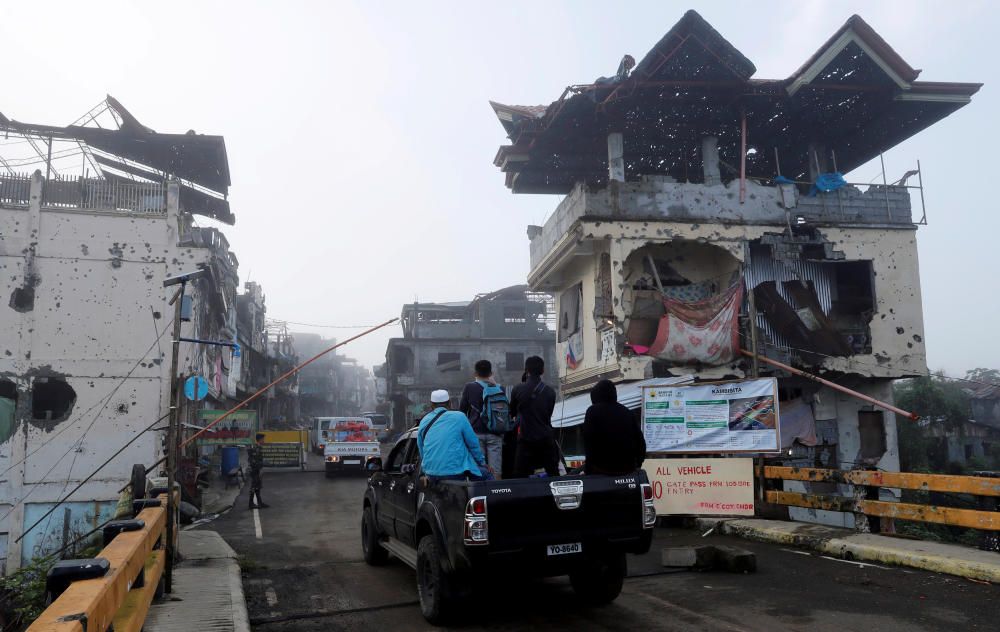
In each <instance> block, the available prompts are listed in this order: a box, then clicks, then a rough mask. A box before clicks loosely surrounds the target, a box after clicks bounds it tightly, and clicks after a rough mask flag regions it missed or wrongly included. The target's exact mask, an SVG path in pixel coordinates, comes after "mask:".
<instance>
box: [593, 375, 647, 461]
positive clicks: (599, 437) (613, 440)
mask: <svg viewBox="0 0 1000 632" xmlns="http://www.w3.org/2000/svg"><path fill="white" fill-rule="evenodd" d="M590 401H591V402H592V404H591V406H590V408H588V409H587V416H586V417H584V420H583V452H584V454H585V455H586V459H587V460H586V462H585V463H584V466H583V471H584V472H586V473H587V474H611V475H622V474H631V473H632V472H635V471H636V470H637V469H639V468H640V467H642V462H643V460H645V458H646V439H645V438H644V437H643V436H642V429H641V428H640V427H639V422H638V421H636V419H635V417H634V416H633V414H632V411H631V410H629V409H628V408H625V406H622V405H621V404H619V403H618V391H617V389H615V385H614V384H613V383H612V382H611V380H601V381H600V382H598V383H597V384H596V385H594V388H593V389H591V391H590Z"/></svg>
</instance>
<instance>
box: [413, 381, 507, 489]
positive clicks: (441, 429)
mask: <svg viewBox="0 0 1000 632" xmlns="http://www.w3.org/2000/svg"><path fill="white" fill-rule="evenodd" d="M431 406H434V410H432V411H431V412H429V413H427V414H426V415H424V418H423V419H421V420H420V426H419V429H418V430H417V449H418V450H419V451H420V469H421V470H423V473H424V474H425V475H426V476H427V477H428V478H430V479H432V480H464V479H466V478H468V479H470V480H476V481H481V480H484V479H489V478H490V474H489V470H488V469H487V467H486V458H485V457H483V453H482V452H481V451H480V450H479V441H478V440H477V439H476V435H475V434H473V432H472V427H471V426H470V425H469V418H468V417H466V416H465V415H464V414H462V413H461V412H459V411H457V410H451V398H450V397H449V396H448V391H446V390H443V389H439V390H436V391H434V392H433V393H431Z"/></svg>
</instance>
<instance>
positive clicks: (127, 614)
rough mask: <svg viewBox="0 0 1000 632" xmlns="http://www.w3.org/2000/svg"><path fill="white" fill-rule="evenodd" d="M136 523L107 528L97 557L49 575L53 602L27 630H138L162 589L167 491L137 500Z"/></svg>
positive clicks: (68, 562) (74, 562)
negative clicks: (102, 545)
mask: <svg viewBox="0 0 1000 632" xmlns="http://www.w3.org/2000/svg"><path fill="white" fill-rule="evenodd" d="M133 513H134V519H132V520H115V521H112V522H109V523H108V524H106V525H105V526H104V548H103V549H102V550H101V552H100V553H98V554H97V557H95V558H93V559H84V560H62V561H60V562H57V563H56V566H54V567H53V569H52V570H51V571H49V575H48V581H47V590H48V591H49V594H50V596H51V598H52V599H53V601H52V603H51V605H49V607H48V608H46V609H45V611H44V612H42V614H41V616H39V617H38V618H37V619H36V620H35V621H34V623H32V624H31V626H30V627H29V628H28V632H87V631H90V632H93V631H94V630H102V631H103V630H108V629H111V626H112V625H113V626H114V628H113V629H114V630H115V632H139V631H140V630H142V626H143V623H144V622H145V620H146V614H147V613H148V612H149V606H150V604H151V603H152V601H153V598H154V596H156V595H157V594H159V593H160V592H161V591H162V586H161V581H160V580H161V577H162V575H163V568H164V565H165V564H166V551H165V549H164V547H163V544H164V541H165V539H166V536H165V532H166V526H167V495H166V490H164V493H163V494H161V495H160V496H158V497H157V498H155V499H153V498H147V499H141V500H136V501H135V502H134V503H133Z"/></svg>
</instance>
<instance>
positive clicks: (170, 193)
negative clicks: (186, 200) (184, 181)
mask: <svg viewBox="0 0 1000 632" xmlns="http://www.w3.org/2000/svg"><path fill="white" fill-rule="evenodd" d="M183 229H184V227H183V226H182V225H181V183H180V182H178V181H177V180H169V181H168V182H167V243H168V244H171V245H173V246H176V245H177V244H178V242H179V241H180V239H181V237H182V236H183V235H182V234H181V233H182V231H183Z"/></svg>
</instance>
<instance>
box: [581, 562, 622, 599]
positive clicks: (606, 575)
mask: <svg viewBox="0 0 1000 632" xmlns="http://www.w3.org/2000/svg"><path fill="white" fill-rule="evenodd" d="M626 570H627V569H626V564H625V554H624V553H610V554H608V555H605V556H604V557H601V558H599V559H596V560H593V561H592V562H590V563H587V564H585V565H584V566H583V567H582V568H580V569H579V570H577V571H575V572H573V573H570V576H569V582H570V584H572V586H573V591H574V592H575V593H576V596H577V597H579V598H580V599H581V600H582V601H584V602H586V603H589V604H596V605H604V604H607V603H611V602H612V601H614V600H615V599H616V598H617V597H618V595H619V593H621V591H622V584H623V583H624V581H625V573H626Z"/></svg>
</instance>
